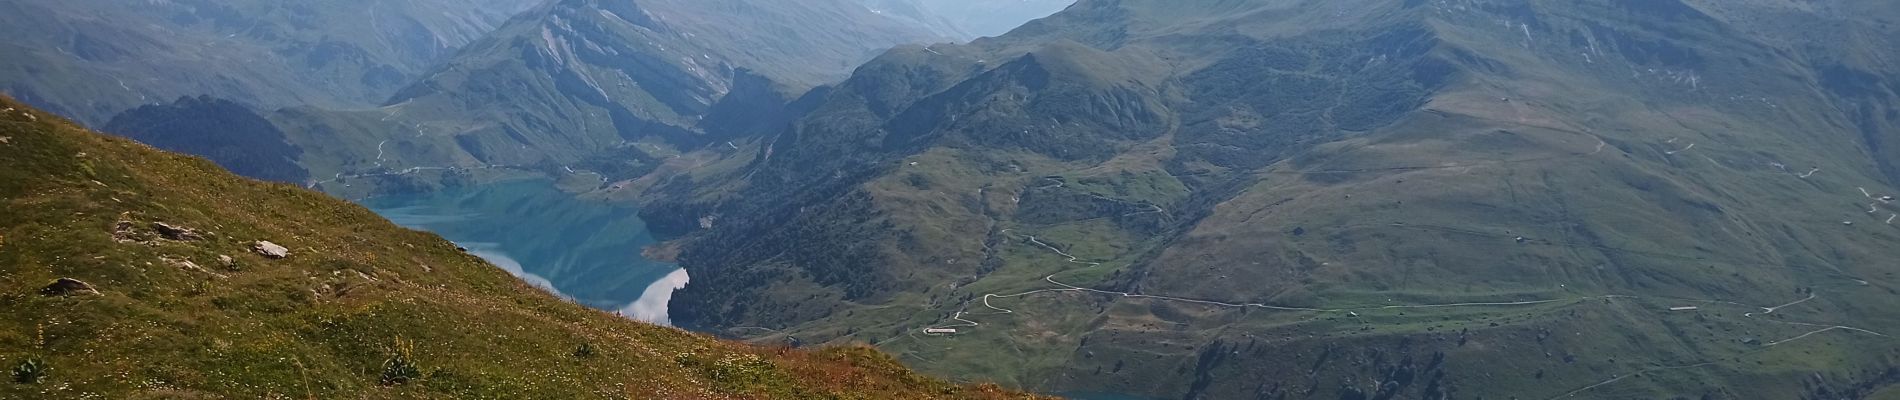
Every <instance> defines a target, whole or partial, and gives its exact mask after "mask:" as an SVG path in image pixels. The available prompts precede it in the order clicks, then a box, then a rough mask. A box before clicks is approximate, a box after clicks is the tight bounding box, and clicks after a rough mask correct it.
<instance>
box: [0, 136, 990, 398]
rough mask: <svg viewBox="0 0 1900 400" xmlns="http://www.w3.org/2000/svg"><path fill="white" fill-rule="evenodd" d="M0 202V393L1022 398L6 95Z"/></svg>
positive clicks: (0, 154)
mask: <svg viewBox="0 0 1900 400" xmlns="http://www.w3.org/2000/svg"><path fill="white" fill-rule="evenodd" d="M0 201H4V203H5V205H4V207H0V209H3V210H5V211H4V212H0V361H4V363H5V366H6V367H8V368H9V369H10V370H11V371H12V374H11V379H10V380H9V381H8V382H7V383H5V384H0V398H9V399H14V398H20V399H24V398H112V399H180V398H186V399H190V398H311V399H329V398H442V399H449V398H454V399H476V398H510V399H514V398H535V399H553V398H559V399H593V398H603V399H655V398H673V399H723V398H752V399H789V398H813V399H818V398H823V399H840V398H849V399H891V398H915V399H926V398H1018V397H1026V396H1023V395H1020V394H1016V393H1011V392H1006V391H1002V390H999V389H996V388H993V387H965V386H956V385H951V384H947V383H944V382H942V381H937V380H933V379H930V378H925V377H922V376H920V375H917V374H914V373H911V372H909V371H907V370H905V369H904V368H903V367H902V366H900V365H898V364H896V363H895V361H894V360H892V359H890V358H889V357H888V356H885V355H882V354H879V353H878V352H876V351H874V350H871V349H868V348H863V347H850V346H846V347H836V348H828V349H822V350H817V351H810V352H807V351H803V350H789V349H784V348H772V347H756V346H748V345H741V344H735V343H729V342H723V341H719V340H715V339H711V338H707V337H704V336H700V335H696V334H691V333H687V332H685V331H681V330H677V329H672V328H663V327H657V326H651V325H646V324H642V323H637V322H633V321H631V320H627V319H624V318H620V317H617V316H614V315H611V314H607V313H603V312H600V311H596V310H592V309H587V308H585V307H582V306H579V305H575V304H571V303H567V302H564V301H561V300H559V299H557V298H555V297H554V296H552V295H549V294H546V293H543V292H540V291H538V290H535V289H533V288H531V287H530V286H528V285H527V284H525V283H523V282H521V281H519V280H517V279H515V278H513V277H511V276H509V275H508V274H507V273H506V272H503V271H502V270H501V269H498V268H495V267H493V266H490V265H488V264H486V263H484V262H482V261H481V260H480V259H478V258H476V257H474V256H471V255H468V254H465V253H462V252H459V251H457V249H456V248H455V246H454V245H453V244H451V243H449V242H447V241H444V240H442V239H441V238H439V237H437V236H435V235H432V234H428V233H423V232H416V231H410V230H406V229H402V228H399V227H397V226H395V225H393V224H391V223H389V222H387V221H384V220H382V219H381V218H378V217H377V216H376V215H375V214H372V213H371V212H369V211H368V210H365V209H363V208H361V207H358V206H355V205H351V204H348V203H345V202H342V201H339V200H335V199H332V198H329V197H327V196H324V195H322V194H319V193H315V192H310V191H306V190H302V189H298V188H295V187H291V186H286V185H278V184H268V183H262V182H257V181H251V180H246V179H241V178H237V177H235V176H233V175H230V174H228V173H226V172H224V171H222V170H220V169H218V168H217V167H215V166H213V165H212V164H211V163H209V162H207V161H205V160H202V159H197V158H191V157H186V156H181V155H175V154H168V153H163V152H159V151H157V150H154V149H152V148H150V147H147V146H145V145H141V144H137V143H134V142H132V141H129V140H126V139H122V138H116V137H109V136H105V135H100V134H95V133H91V132H87V131H84V130H82V129H80V128H77V127H75V126H74V125H72V124H70V123H68V122H66V121H64V120H62V119H59V118H57V117H53V116H51V115H50V114H47V113H42V112H39V111H35V110H32V109H29V108H27V107H26V106H25V105H22V104H21V103H19V102H16V101H13V100H11V99H0ZM260 241H268V242H271V243H272V244H275V245H281V246H282V247H283V248H284V250H287V253H288V254H287V256H286V257H282V258H271V257H267V256H265V255H264V252H261V251H257V250H254V247H257V245H256V243H258V242H260ZM62 279H69V280H71V281H64V283H58V284H54V283H55V282H56V281H57V280H62Z"/></svg>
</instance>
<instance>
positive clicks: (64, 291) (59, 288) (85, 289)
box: [40, 278, 99, 296]
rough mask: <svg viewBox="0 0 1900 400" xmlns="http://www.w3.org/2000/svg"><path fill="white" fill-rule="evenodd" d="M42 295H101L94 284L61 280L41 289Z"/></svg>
mask: <svg viewBox="0 0 1900 400" xmlns="http://www.w3.org/2000/svg"><path fill="white" fill-rule="evenodd" d="M40 294H42V295H46V296H76V295H95V296H97V295H99V290H98V289H94V288H93V287H92V284H89V283H86V282H82V281H80V280H78V279H73V278H59V280H56V281H53V283H52V284H48V285H46V287H44V288H40Z"/></svg>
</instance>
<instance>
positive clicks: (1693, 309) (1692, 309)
mask: <svg viewBox="0 0 1900 400" xmlns="http://www.w3.org/2000/svg"><path fill="white" fill-rule="evenodd" d="M1701 309H1702V307H1696V306H1682V307H1669V311H1696V310H1701Z"/></svg>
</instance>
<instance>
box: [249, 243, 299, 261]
mask: <svg viewBox="0 0 1900 400" xmlns="http://www.w3.org/2000/svg"><path fill="white" fill-rule="evenodd" d="M251 251H255V252H257V255H260V256H264V257H266V258H270V259H283V258H284V257H290V249H288V248H285V247H284V246H279V245H277V244H276V243H271V242H269V241H263V240H259V241H257V243H252V244H251Z"/></svg>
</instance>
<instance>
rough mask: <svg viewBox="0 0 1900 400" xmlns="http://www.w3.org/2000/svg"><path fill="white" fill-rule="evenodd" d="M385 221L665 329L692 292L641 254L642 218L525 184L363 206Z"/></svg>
mask: <svg viewBox="0 0 1900 400" xmlns="http://www.w3.org/2000/svg"><path fill="white" fill-rule="evenodd" d="M361 203H362V204H363V205H364V206H366V207H369V208H370V209H371V210H374V211H376V213H377V214H381V215H382V216H383V217H384V218H388V219H389V220H391V221H395V222H396V223H397V224H399V225H402V226H405V227H409V228H411V229H420V230H426V231H429V232H434V233H436V234H438V235H442V237H444V238H447V239H449V240H450V241H453V242H455V243H456V244H458V245H460V246H462V247H464V248H467V249H468V250H469V252H470V253H471V254H474V255H477V256H481V257H482V258H483V259H486V260H488V261H489V262H490V263H493V264H495V265H496V266H498V267H501V268H502V269H505V270H508V272H509V273H511V274H514V275H515V276H517V277H520V278H521V279H523V280H525V281H528V283H531V284H534V285H535V286H538V287H541V288H542V289H546V290H548V291H550V292H553V293H554V294H557V295H560V296H561V297H564V298H567V299H569V300H572V301H574V302H576V303H580V304H582V305H586V306H588V307H593V308H597V309H602V310H608V311H616V312H620V313H622V315H626V316H627V317H630V318H635V319H640V320H643V321H649V322H657V323H667V322H669V321H667V319H666V302H667V301H668V300H669V299H671V298H672V293H673V290H674V289H678V288H679V287H681V286H684V285H685V284H686V280H687V276H686V272H685V271H684V270H681V269H679V267H677V266H675V265H673V264H668V263H662V262H657V261H652V260H647V259H645V258H642V257H641V256H640V250H641V249H643V248H645V247H646V246H648V245H651V244H653V243H654V242H655V240H654V238H653V235H652V233H651V232H648V231H647V226H646V222H644V221H641V220H640V216H639V210H638V209H635V208H632V207H625V206H620V205H615V204H608V203H603V202H595V201H587V200H581V199H577V198H575V197H574V195H572V194H569V193H565V192H562V191H560V190H558V189H556V188H555V187H554V185H553V183H552V182H549V181H544V180H520V181H508V182H501V183H494V184H486V185H481V186H474V187H464V188H451V189H445V190H442V191H438V192H432V193H418V194H403V195H391V196H383V197H375V198H370V199H367V200H363V201H362V202H361Z"/></svg>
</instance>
